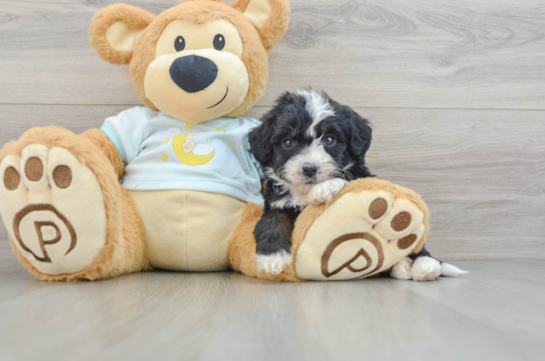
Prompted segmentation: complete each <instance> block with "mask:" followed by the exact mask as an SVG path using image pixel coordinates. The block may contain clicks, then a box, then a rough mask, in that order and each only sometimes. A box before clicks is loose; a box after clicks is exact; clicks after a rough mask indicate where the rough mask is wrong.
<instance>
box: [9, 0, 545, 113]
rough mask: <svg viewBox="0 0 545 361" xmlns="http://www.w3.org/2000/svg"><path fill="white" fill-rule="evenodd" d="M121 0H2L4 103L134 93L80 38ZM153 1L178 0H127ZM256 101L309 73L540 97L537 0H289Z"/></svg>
mask: <svg viewBox="0 0 545 361" xmlns="http://www.w3.org/2000/svg"><path fill="white" fill-rule="evenodd" d="M115 2H117V0H104V1H84V0H63V1H61V0H57V1H46V0H41V1H21V0H12V1H7V0H1V1H0V103H14V104H32V103H39V104H134V105H136V104H140V102H139V100H138V99H137V97H136V95H135V94H134V92H133V91H132V89H131V86H130V84H129V82H128V79H127V78H128V75H127V72H128V71H127V67H125V66H123V67H116V66H113V65H109V64H106V63H104V62H103V61H101V60H100V59H99V58H98V56H97V55H96V54H95V53H94V51H93V49H92V48H91V46H90V45H89V41H88V34H87V32H88V26H89V24H90V21H91V18H92V16H93V14H94V13H95V12H96V11H98V10H99V9H100V8H102V7H104V6H106V5H108V4H111V3H115ZM125 2H126V3H129V4H132V5H136V6H140V7H142V8H144V9H146V10H148V11H150V12H152V13H159V12H161V11H163V10H165V9H167V8H168V7H170V6H172V5H174V4H176V3H177V0H169V1H166V0H162V1H158V2H156V1H153V2H152V1H134V0H132V1H125ZM292 10H293V11H292V20H291V23H290V27H289V29H288V31H287V34H286V36H285V37H284V39H283V40H282V41H281V42H280V44H279V46H278V47H277V48H276V49H274V50H273V51H272V53H271V59H270V60H271V61H270V63H271V69H270V82H269V86H268V91H267V93H266V95H265V97H264V98H263V99H262V100H261V101H260V102H259V105H261V106H270V105H272V102H273V101H274V99H275V98H276V97H277V96H278V94H280V93H281V92H283V91H285V90H294V89H296V88H299V87H303V86H308V85H312V86H315V87H319V88H323V89H325V90H327V91H328V92H329V93H330V94H331V95H332V96H333V97H336V98H338V99H340V100H342V101H343V102H345V103H347V104H349V105H351V106H355V107H405V108H478V109H484V108H494V109H506V108H508V109H545V101H544V100H545V63H544V62H543V59H544V58H545V7H544V6H543V2H542V1H541V0H519V1H511V0H509V1H508V0H456V1H443V0H418V1H405V0H388V1H382V0H340V1H330V0H297V1H292Z"/></svg>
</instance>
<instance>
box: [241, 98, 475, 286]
mask: <svg viewBox="0 0 545 361" xmlns="http://www.w3.org/2000/svg"><path fill="white" fill-rule="evenodd" d="M371 139H372V130H371V126H370V123H369V122H368V121H367V120H366V119H364V118H362V117H361V116H359V115H358V114H357V113H356V112H354V111H353V110H352V109H350V108H349V107H347V106H344V105H341V104H339V103H337V102H336V101H334V100H333V99H331V98H329V96H328V95H327V94H325V93H321V94H318V93H315V92H313V91H311V90H299V91H298V92H297V93H285V94H284V95H282V96H281V97H280V98H279V99H278V100H277V102H276V105H275V107H274V108H273V109H272V110H271V111H269V112H268V113H267V114H265V115H264V116H263V118H262V124H261V125H260V126H259V127H257V128H254V129H253V130H252V131H251V132H250V134H249V141H250V147H251V151H252V153H253V154H254V157H255V158H256V160H257V161H258V162H259V163H260V164H261V166H262V167H263V170H264V172H265V174H266V175H267V176H268V179H267V182H266V186H265V194H264V198H265V207H264V212H263V216H262V217H261V219H260V220H259V222H258V223H257V225H256V228H255V230H254V235H255V239H256V243H257V244H256V254H255V259H256V262H257V266H258V269H259V270H260V271H265V272H268V273H272V274H280V273H281V272H282V270H283V269H284V268H285V267H286V266H287V265H289V264H290V263H291V261H292V259H291V252H290V248H291V233H292V230H293V224H294V222H295V219H296V218H297V216H298V215H299V213H301V210H302V209H303V208H304V207H305V206H306V205H308V204H311V203H315V204H317V203H326V202H329V201H330V200H331V199H332V198H333V197H334V196H335V195H337V194H338V193H339V191H340V190H341V189H342V188H343V187H344V186H345V185H346V184H347V183H348V182H349V181H350V180H353V179H357V178H365V177H373V175H372V174H371V173H370V172H369V170H368V169H367V167H366V166H365V153H366V152H367V150H368V149H369V146H370V145H371ZM465 273H467V272H466V271H462V270H460V269H458V268H457V267H455V266H453V265H450V264H447V263H443V262H441V261H438V260H437V259H435V258H433V257H432V256H431V255H430V253H429V252H428V251H427V250H426V249H425V248H424V247H423V248H422V250H421V251H420V252H419V253H418V254H412V255H410V256H409V257H405V258H404V259H403V260H402V261H400V262H399V263H398V264H396V265H395V266H394V267H393V268H392V270H391V271H390V276H392V277H394V278H398V279H413V280H416V281H431V280H434V279H436V278H437V277H439V276H440V275H441V276H451V277H454V276H459V275H462V274H465Z"/></svg>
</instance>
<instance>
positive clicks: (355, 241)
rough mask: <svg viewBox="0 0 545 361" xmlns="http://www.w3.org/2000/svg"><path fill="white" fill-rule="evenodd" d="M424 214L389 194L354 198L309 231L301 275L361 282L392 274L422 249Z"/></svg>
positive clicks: (298, 267) (333, 206)
mask: <svg viewBox="0 0 545 361" xmlns="http://www.w3.org/2000/svg"><path fill="white" fill-rule="evenodd" d="M425 230H426V228H425V226H424V213H423V212H422V211H421V210H420V209H419V208H418V207H417V206H416V205H415V204H414V203H412V202H411V201H409V200H408V199H405V198H402V197H396V196H395V195H394V194H392V193H390V192H387V191H384V190H378V191H371V190H364V191H361V192H359V193H356V192H350V193H347V194H345V195H343V196H341V197H340V198H339V199H337V200H336V201H335V202H334V203H333V204H331V205H330V206H329V207H328V208H327V209H326V210H325V211H324V212H323V213H322V214H321V215H320V216H319V217H318V218H317V219H316V220H315V221H314V223H313V224H312V225H311V226H310V228H309V230H308V231H307V233H306V235H305V238H304V239H303V241H302V243H301V246H300V247H299V249H298V251H297V256H296V260H295V268H296V272H297V275H298V276H299V277H300V278H302V279H306V280H323V281H324V280H349V279H359V278H364V277H368V276H371V275H374V274H377V273H379V272H382V271H386V270H388V269H390V268H391V267H392V266H393V265H395V264H397V263H398V262H400V261H401V260H402V259H403V258H404V257H406V256H407V255H408V254H409V253H411V251H412V250H413V249H414V248H415V247H416V246H417V245H418V242H419V241H420V239H421V238H422V236H423V234H424V233H425Z"/></svg>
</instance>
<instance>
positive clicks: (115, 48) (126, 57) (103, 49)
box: [89, 4, 155, 65]
mask: <svg viewBox="0 0 545 361" xmlns="http://www.w3.org/2000/svg"><path fill="white" fill-rule="evenodd" d="M154 18H155V16H154V15H151V14H150V13H148V12H147V11H145V10H142V9H140V8H137V7H134V6H130V5H125V4H115V5H110V6H108V7H106V8H104V9H102V10H100V11H99V12H98V13H96V15H95V16H94V17H93V21H92V23H91V29H90V31H89V35H90V40H91V45H93V48H95V51H96V52H97V53H98V55H99V56H100V57H101V58H102V59H104V60H106V61H107V62H109V63H112V64H117V65H119V64H129V63H130V61H131V58H132V52H133V49H134V45H135V44H136V40H137V39H138V36H139V35H140V33H142V31H144V29H146V28H147V27H148V25H149V24H150V23H151V22H152V21H153V19H154Z"/></svg>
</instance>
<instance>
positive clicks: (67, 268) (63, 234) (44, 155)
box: [0, 144, 106, 275]
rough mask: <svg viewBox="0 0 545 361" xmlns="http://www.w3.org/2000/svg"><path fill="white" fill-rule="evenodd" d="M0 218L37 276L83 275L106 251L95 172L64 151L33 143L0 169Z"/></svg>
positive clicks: (103, 218)
mask: <svg viewBox="0 0 545 361" xmlns="http://www.w3.org/2000/svg"><path fill="white" fill-rule="evenodd" d="M0 175H2V180H3V181H2V182H0V213H1V215H2V219H3V221H4V224H5V226H6V228H7V229H8V232H9V235H10V238H11V240H12V241H13V243H14V244H15V246H16V247H17V249H18V251H19V252H20V253H21V255H22V256H23V257H24V258H26V259H27V260H28V261H29V262H30V264H31V265H32V266H33V267H35V268H36V269H37V270H38V271H40V272H42V273H45V274H51V275H57V274H63V273H74V272H77V271H80V270H82V269H83V268H84V267H85V266H87V265H88V264H90V263H91V262H92V261H93V257H94V256H95V255H96V254H97V253H98V252H99V251H100V249H101V248H102V246H104V243H105V240H106V211H105V207H104V199H103V195H102V191H101V187H100V185H99V182H98V180H97V178H96V176H95V175H94V173H93V172H92V171H91V170H90V169H89V168H87V167H86V166H84V165H83V164H82V163H81V162H79V161H78V159H77V158H76V157H75V156H74V155H72V154H71V153H70V152H69V151H67V150H66V149H64V148H58V147H54V148H48V147H46V146H45V145H41V144H32V145H29V146H27V147H26V148H24V149H23V151H22V152H21V154H20V155H8V156H6V157H5V158H4V159H3V160H2V163H1V164H0Z"/></svg>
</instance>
